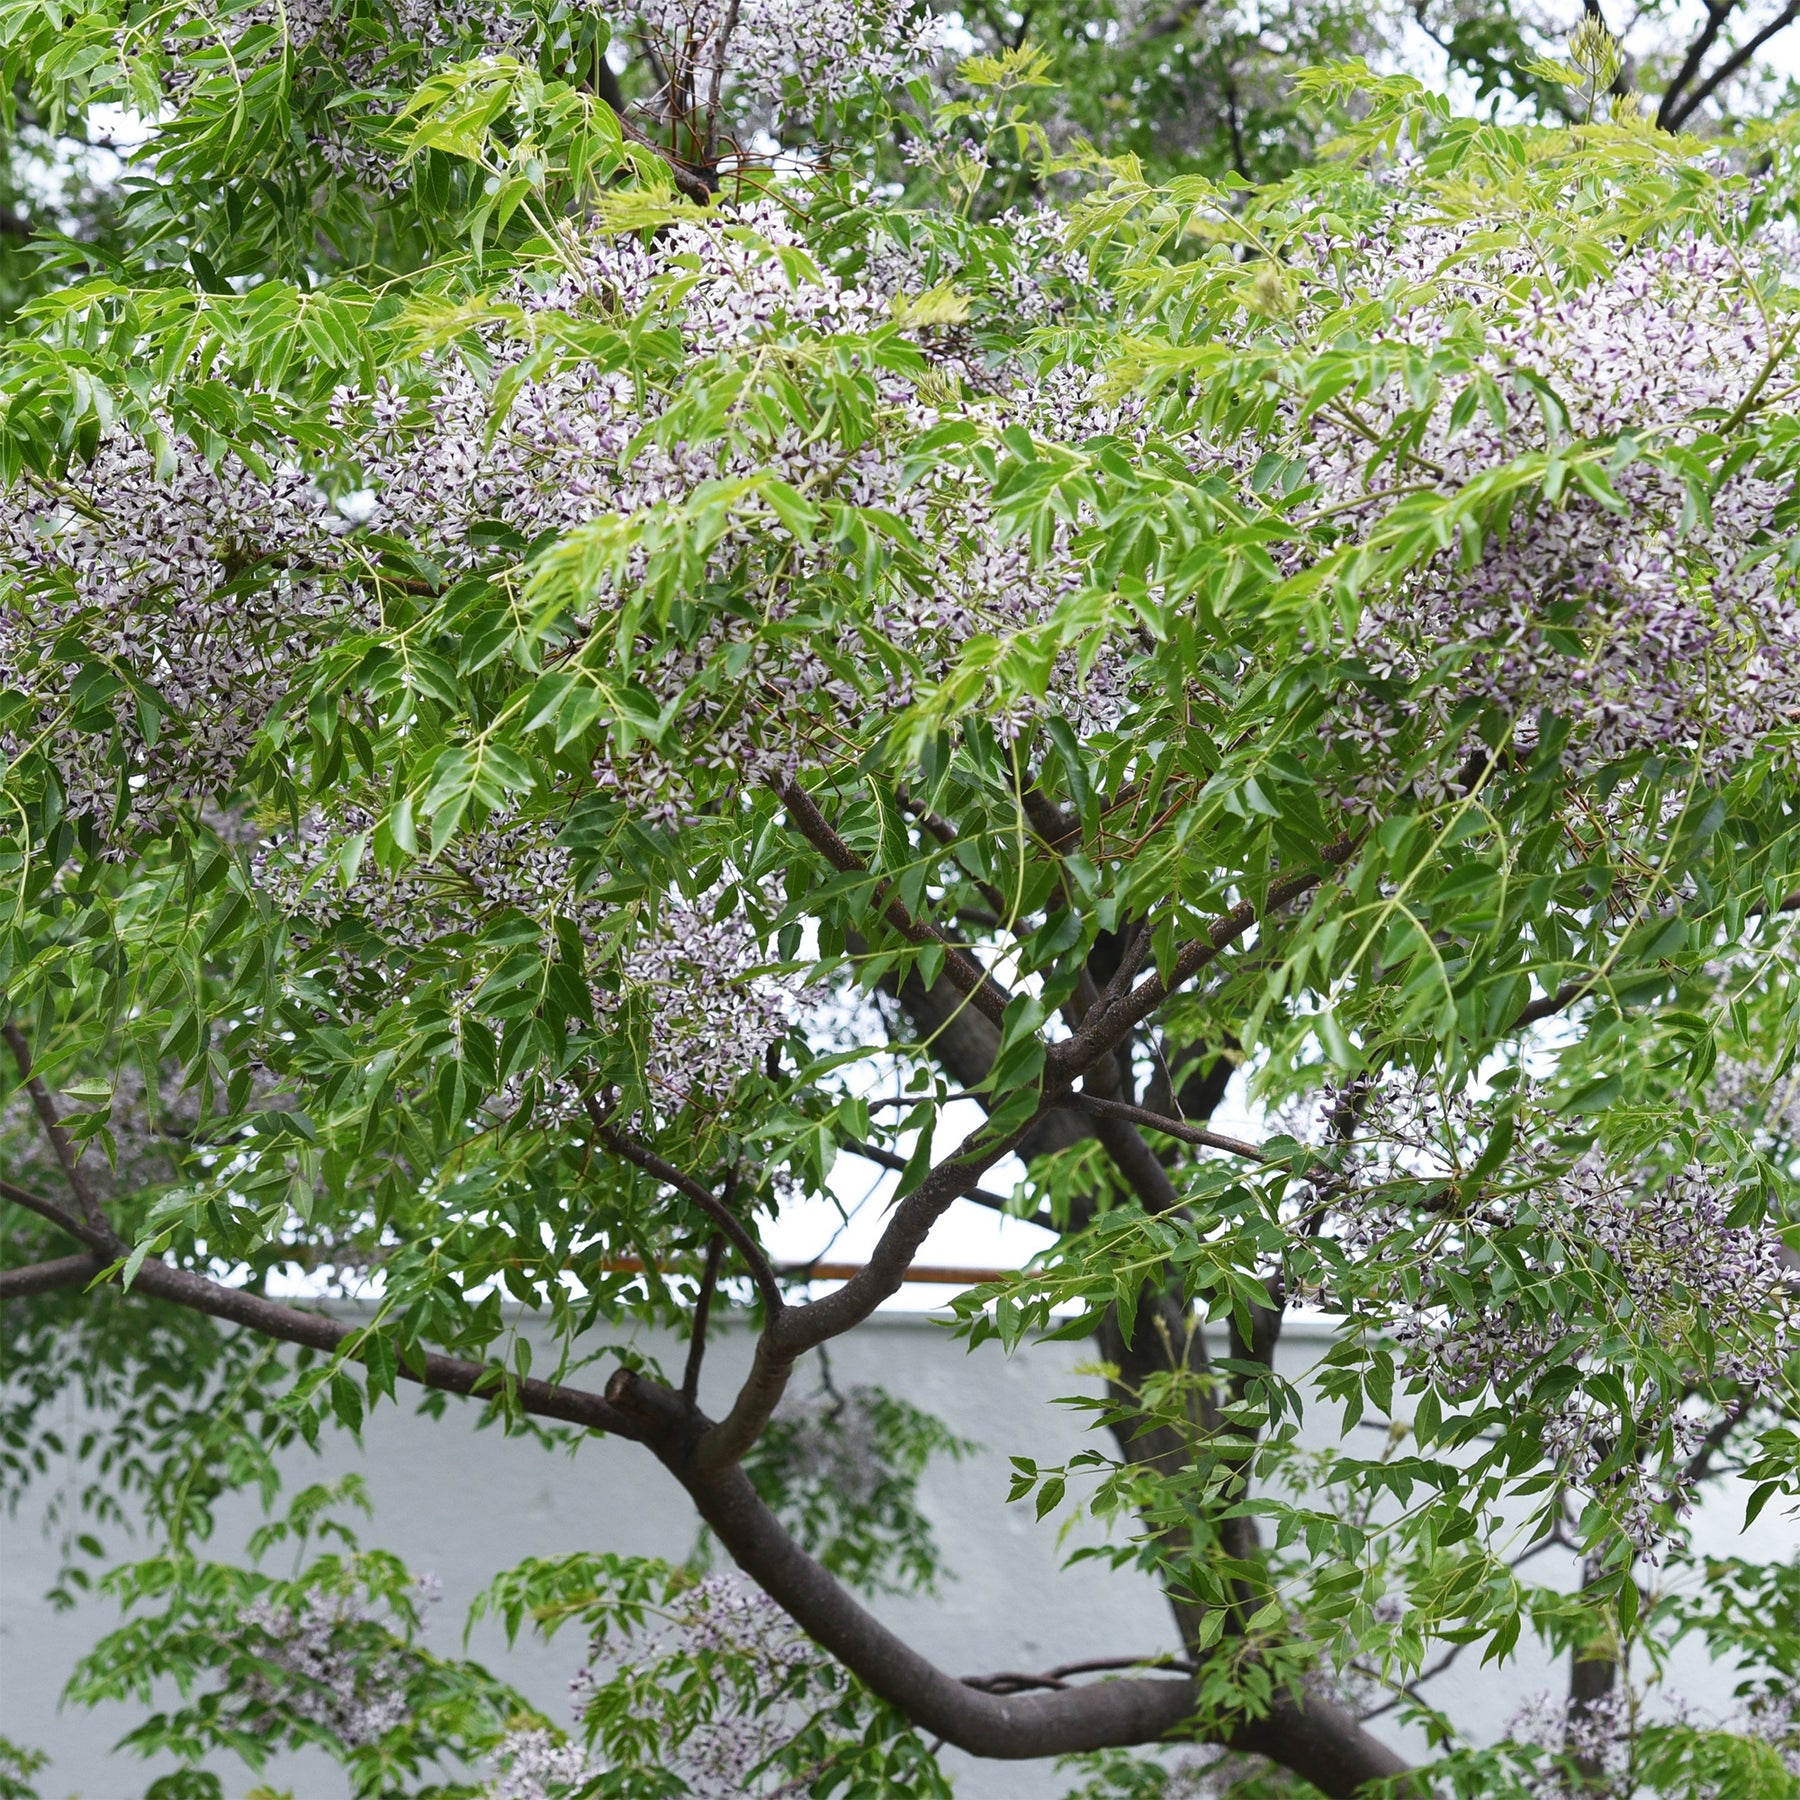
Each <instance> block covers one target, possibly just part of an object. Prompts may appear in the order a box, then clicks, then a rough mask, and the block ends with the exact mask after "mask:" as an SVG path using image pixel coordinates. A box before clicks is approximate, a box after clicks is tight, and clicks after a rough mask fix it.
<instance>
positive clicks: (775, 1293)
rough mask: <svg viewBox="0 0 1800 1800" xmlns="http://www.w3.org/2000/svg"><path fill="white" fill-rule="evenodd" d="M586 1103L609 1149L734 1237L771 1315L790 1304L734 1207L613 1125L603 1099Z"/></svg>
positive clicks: (739, 1252) (600, 1136)
mask: <svg viewBox="0 0 1800 1800" xmlns="http://www.w3.org/2000/svg"><path fill="white" fill-rule="evenodd" d="M582 1105H583V1106H584V1107H585V1108H586V1109H587V1115H588V1117H589V1119H590V1120H592V1121H593V1126H594V1135H595V1137H597V1138H598V1139H599V1141H600V1142H601V1143H602V1144H604V1145H605V1146H606V1147H607V1149H609V1150H610V1151H612V1153H613V1154H614V1155H615V1156H620V1157H623V1158H624V1159H625V1161H626V1162H628V1163H632V1164H634V1165H635V1166H636V1167H637V1168H640V1169H642V1170H643V1171H644V1173H645V1174H646V1175H653V1176H655V1178H656V1179H657V1180H658V1181H660V1182H661V1183H662V1184H663V1186H664V1187H672V1188H674V1189H675V1191H676V1192H677V1193H679V1194H683V1195H685V1196H686V1197H687V1198H688V1199H689V1200H691V1201H693V1203H694V1204H695V1205H696V1206H697V1207H699V1208H700V1210H701V1211H702V1212H703V1213H705V1214H706V1216H707V1217H708V1218H709V1219H711V1220H712V1222H713V1223H714V1224H715V1225H717V1226H718V1228H719V1229H720V1230H721V1231H722V1232H723V1233H724V1234H725V1235H726V1236H727V1237H728V1238H730V1240H731V1242H732V1244H733V1245H734V1246H735V1247H736V1249H737V1252H738V1254H739V1255H740V1256H741V1257H742V1258H743V1259H744V1262H745V1265H746V1266H747V1267H748V1269H749V1271H750V1279H751V1280H752V1281H754V1282H755V1283H756V1290H757V1292H758V1293H759V1294H761V1295H762V1298H763V1305H764V1306H765V1307H767V1308H768V1310H769V1313H770V1316H771V1317H773V1316H774V1315H775V1314H777V1313H779V1312H780V1311H781V1310H782V1309H783V1308H784V1307H785V1306H786V1304H787V1302H786V1301H785V1300H783V1299H782V1297H781V1283H780V1282H779V1281H777V1280H776V1278H775V1271H774V1269H773V1268H772V1267H771V1266H770V1264H769V1259H768V1258H767V1257H766V1256H764V1255H763V1252H762V1246H761V1245H760V1244H758V1243H757V1241H756V1239H755V1238H753V1237H752V1236H751V1235H750V1233H749V1231H748V1230H747V1229H746V1227H745V1225H744V1222H743V1221H742V1220H741V1219H740V1218H739V1217H738V1216H737V1214H736V1213H734V1212H733V1211H732V1210H731V1208H730V1207H728V1206H725V1205H723V1204H721V1202H720V1201H719V1198H718V1196H717V1195H716V1194H714V1193H713V1192H712V1191H711V1190H710V1189H709V1188H707V1187H706V1186H705V1185H704V1184H703V1183H701V1182H698V1181H696V1180H695V1179H694V1178H693V1176H691V1175H687V1174H684V1173H683V1172H682V1171H681V1170H680V1169H678V1168H676V1167H675V1165H674V1164H673V1163H671V1162H665V1161H664V1160H663V1158H662V1157H660V1156H658V1155H657V1154H656V1152H655V1151H654V1150H652V1149H650V1148H649V1146H648V1145H645V1144H640V1143H639V1142H638V1141H637V1140H636V1139H635V1138H632V1137H628V1136H627V1135H626V1134H625V1133H624V1132H622V1131H620V1130H618V1129H617V1128H616V1127H615V1126H612V1125H609V1124H608V1123H607V1122H606V1114H605V1113H604V1112H603V1111H602V1110H601V1108H600V1103H599V1101H597V1100H596V1099H594V1098H593V1096H592V1095H589V1096H588V1097H587V1098H586V1099H585V1100H584V1101H583V1102H582Z"/></svg>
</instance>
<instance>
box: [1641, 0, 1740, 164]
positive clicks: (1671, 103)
mask: <svg viewBox="0 0 1800 1800" xmlns="http://www.w3.org/2000/svg"><path fill="white" fill-rule="evenodd" d="M1736 5H1737V0H1723V3H1722V4H1717V5H1715V4H1714V0H1707V4H1706V23H1705V24H1704V25H1703V26H1702V27H1701V28H1700V30H1699V31H1698V32H1697V33H1696V34H1695V37H1694V41H1693V42H1692V43H1691V44H1689V45H1688V48H1687V55H1686V56H1684V57H1683V58H1682V59H1681V67H1680V68H1678V69H1677V70H1676V71H1675V73H1674V74H1673V75H1671V76H1670V77H1669V85H1668V86H1667V87H1665V88H1664V89H1663V94H1662V99H1661V100H1660V101H1659V102H1658V103H1657V108H1656V123H1657V128H1658V129H1659V130H1661V131H1672V130H1673V129H1674V125H1673V124H1672V123H1671V121H1672V119H1673V115H1674V108H1675V105H1676V103H1677V101H1678V100H1679V98H1680V95H1681V90H1682V89H1683V88H1684V87H1686V86H1687V84H1688V83H1689V82H1690V81H1692V80H1693V79H1694V77H1695V75H1697V74H1698V73H1699V70H1700V65H1701V63H1702V62H1703V61H1704V60H1705V58H1706V53H1707V51H1709V50H1710V49H1711V48H1712V47H1713V44H1714V42H1715V40H1716V39H1717V38H1718V35H1719V32H1720V30H1721V29H1722V27H1723V26H1724V24H1725V21H1726V20H1727V19H1728V18H1729V17H1730V16H1731V13H1732V10H1733V9H1734V8H1735V6H1736Z"/></svg>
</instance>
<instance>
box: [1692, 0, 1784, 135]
mask: <svg viewBox="0 0 1800 1800" xmlns="http://www.w3.org/2000/svg"><path fill="white" fill-rule="evenodd" d="M1796 19H1800V0H1791V3H1790V4H1789V5H1787V6H1785V7H1783V8H1782V10H1781V11H1780V12H1778V13H1777V14H1776V15H1775V17H1774V18H1773V19H1771V20H1770V21H1769V23H1768V24H1767V25H1765V26H1764V27H1763V28H1762V30H1761V31H1759V32H1758V33H1757V34H1756V36H1755V37H1753V38H1751V39H1750V41H1749V42H1748V43H1747V44H1744V45H1743V46H1742V47H1741V48H1739V49H1738V50H1737V51H1735V52H1734V53H1733V54H1732V55H1730V56H1728V57H1727V58H1726V59H1725V60H1724V61H1723V62H1722V63H1720V64H1719V66H1718V67H1717V68H1716V69H1714V70H1713V72H1712V73H1711V74H1710V75H1709V76H1707V78H1706V79H1705V80H1704V81H1703V82H1701V83H1700V85H1699V86H1698V87H1697V88H1695V89H1694V91H1693V92H1692V93H1691V94H1689V95H1688V97H1687V98H1686V99H1685V100H1684V101H1682V102H1681V104H1680V105H1678V106H1675V107H1673V108H1671V109H1670V111H1669V116H1668V119H1667V122H1666V124H1665V122H1664V120H1663V117H1662V114H1661V113H1660V112H1659V113H1658V114H1657V123H1658V124H1663V125H1664V128H1665V129H1666V130H1669V131H1679V130H1680V129H1681V127H1682V126H1683V125H1685V124H1686V123H1687V121H1688V120H1689V119H1691V118H1692V117H1693V116H1694V114H1695V113H1696V112H1697V111H1699V109H1700V108H1701V107H1702V106H1704V105H1705V104H1706V103H1707V101H1708V100H1710V99H1711V98H1712V97H1713V95H1714V94H1716V93H1717V92H1718V91H1719V89H1720V88H1722V87H1723V86H1724V85H1725V83H1726V82H1728V81H1729V80H1730V79H1731V78H1732V77H1733V76H1734V75H1736V74H1738V73H1739V72H1740V71H1741V70H1742V69H1743V68H1744V67H1745V66H1746V64H1748V63H1749V61H1750V59H1751V57H1753V56H1754V55H1755V54H1756V53H1757V51H1759V50H1760V49H1761V48H1762V47H1763V45H1764V44H1766V43H1768V41H1769V40H1770V39H1771V38H1773V37H1778V36H1779V35H1780V34H1781V33H1782V32H1784V31H1786V30H1787V28H1788V27H1789V26H1790V25H1792V24H1793V23H1794V21H1795V20H1796Z"/></svg>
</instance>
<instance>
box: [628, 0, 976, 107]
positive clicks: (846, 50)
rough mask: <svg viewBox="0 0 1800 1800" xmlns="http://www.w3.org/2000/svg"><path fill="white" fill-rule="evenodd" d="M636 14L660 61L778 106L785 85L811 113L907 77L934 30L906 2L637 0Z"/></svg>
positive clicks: (925, 60)
mask: <svg viewBox="0 0 1800 1800" xmlns="http://www.w3.org/2000/svg"><path fill="white" fill-rule="evenodd" d="M638 17H639V20H640V21H641V23H642V25H643V28H644V31H645V34H646V36H647V37H648V38H649V40H650V42H651V43H652V44H654V45H655V46H656V48H657V50H658V52H659V54H660V56H661V59H662V61H663V63H664V65H665V67H668V68H670V69H694V70H698V71H706V72H711V71H717V72H718V76H719V78H720V80H721V84H722V79H723V78H724V77H725V75H726V72H727V71H728V72H729V80H730V82H731V84H732V85H733V86H734V87H736V88H739V89H741V90H743V91H744V92H746V93H748V94H752V95H755V96H758V97H760V98H763V99H767V100H773V101H776V102H778V103H779V101H780V100H781V99H782V97H783V95H784V93H786V92H787V91H788V90H789V89H790V88H792V89H793V90H796V91H799V92H801V93H803V94H804V96H805V102H804V103H805V105H806V107H807V109H808V111H809V112H810V111H812V110H814V109H816V108H818V107H821V106H830V105H834V104H836V103H838V102H840V101H843V100H845V99H848V98H849V96H850V95H852V94H853V93H857V92H859V91H861V90H863V89H865V88H875V89H880V88H885V87H892V86H894V85H896V84H898V83H900V82H903V81H905V80H906V79H907V77H908V76H909V75H911V74H912V73H913V72H914V71H916V70H917V69H918V68H920V67H921V66H928V65H929V64H930V62H931V60H932V58H933V57H934V55H935V54H936V52H937V48H938V44H939V40H940V36H941V27H940V25H939V23H938V21H937V19H936V18H935V17H934V16H933V15H932V14H930V13H925V14H923V15H922V16H921V15H919V14H918V13H917V12H916V11H915V9H914V7H913V6H912V5H911V4H910V3H909V0H643V3H642V4H640V6H639V8H638ZM708 85H709V86H712V85H713V84H711V83H709V84H708ZM714 97H716V90H715V94H710V95H707V96H702V97H701V98H703V99H709V98H714Z"/></svg>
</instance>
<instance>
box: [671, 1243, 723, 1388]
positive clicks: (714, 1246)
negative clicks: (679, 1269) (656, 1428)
mask: <svg viewBox="0 0 1800 1800" xmlns="http://www.w3.org/2000/svg"><path fill="white" fill-rule="evenodd" d="M724 1255H725V1234H724V1233H723V1232H721V1231H715V1232H714V1233H713V1234H712V1237H711V1239H710V1240H709V1241H708V1243H707V1246H706V1269H705V1272H704V1273H703V1274H702V1275H701V1277H700V1292H699V1294H698V1295H697V1296H696V1297H695V1300H694V1323H693V1327H692V1330H691V1331H690V1333H689V1335H688V1353H687V1367H686V1368H685V1369H684V1370H683V1371H682V1375H681V1397H682V1399H684V1400H685V1401H687V1403H688V1404H689V1405H690V1406H692V1405H694V1404H695V1403H696V1401H697V1400H698V1399H699V1397H700V1365H701V1364H702V1363H703V1362H704V1361H705V1360H706V1321H707V1316H708V1315H709V1314H710V1313H711V1311H712V1297H713V1290H714V1289H715V1288H716V1287H717V1286H718V1285H719V1264H720V1262H721V1261H722V1260H723V1258H724Z"/></svg>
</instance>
